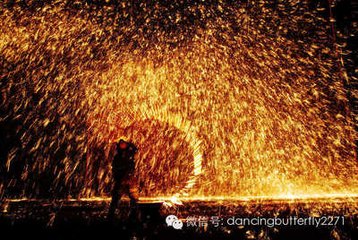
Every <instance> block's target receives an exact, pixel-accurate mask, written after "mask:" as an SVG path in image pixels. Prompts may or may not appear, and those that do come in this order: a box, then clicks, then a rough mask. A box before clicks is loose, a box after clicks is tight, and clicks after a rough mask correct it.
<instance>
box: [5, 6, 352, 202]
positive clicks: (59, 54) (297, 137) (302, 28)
mask: <svg viewBox="0 0 358 240" xmlns="http://www.w3.org/2000/svg"><path fill="white" fill-rule="evenodd" d="M219 2H220V3H219V4H210V3H206V2H201V3H196V2H195V3H185V4H184V3H173V4H171V5H168V4H162V3H160V2H155V3H140V4H139V5H138V6H137V5H131V4H130V3H125V2H123V4H119V5H115V6H114V5H111V4H103V5H101V6H98V5H95V4H81V3H79V2H77V1H74V3H73V5H72V6H69V4H65V3H63V1H51V3H50V4H40V5H35V4H34V6H32V7H26V6H25V7H24V6H23V5H21V4H16V3H15V4H10V3H9V4H8V3H2V5H1V6H0V9H1V11H0V20H1V23H2V26H1V27H0V59H1V61H2V64H1V69H0V76H1V98H2V101H1V119H0V122H1V123H2V124H4V125H6V126H10V127H9V129H11V131H10V130H9V131H10V136H8V137H7V138H8V141H9V142H11V144H10V147H9V151H8V152H7V156H6V157H7V161H6V164H5V166H6V167H4V168H1V169H4V172H5V175H6V176H7V177H6V179H4V185H1V186H4V187H3V189H2V191H7V190H6V189H14V188H15V189H16V187H15V186H18V188H22V189H23V190H21V191H19V195H25V196H29V197H36V196H41V194H42V195H43V194H44V193H48V192H49V189H50V190H51V191H52V192H53V193H54V194H57V195H59V196H67V197H71V196H81V195H82V196H83V195H84V196H106V195H108V192H109V186H110V179H111V176H110V160H111V158H110V156H111V154H112V153H111V146H110V145H111V144H110V143H111V142H113V141H114V140H115V139H117V138H118V137H120V136H123V135H124V136H127V137H128V138H129V139H131V141H133V142H134V143H135V144H136V145H137V146H138V147H139V149H140V151H139V155H138V159H137V169H138V172H137V175H138V181H139V182H141V183H142V185H143V187H142V197H155V198H160V197H169V198H170V197H172V196H173V195H174V196H175V197H178V196H180V197H183V198H185V197H190V198H199V197H205V198H213V199H215V197H221V196H223V197H226V198H230V197H231V198H240V197H244V198H246V197H249V198H250V197H253V198H255V197H258V198H260V197H265V198H266V197H268V198H285V197H286V198H295V197H300V196H305V197H306V196H307V197H309V196H330V195H335V194H338V195H341V194H343V195H355V194H357V193H358V184H357V180H358V164H357V159H356V156H355V146H354V140H355V139H356V133H355V131H354V128H353V121H352V119H353V118H352V116H351V114H350V112H349V109H348V105H347V98H346V90H345V89H344V87H343V84H342V77H341V76H342V75H341V74H340V71H341V69H339V68H338V67H337V59H335V52H334V47H333V46H332V47H330V39H329V38H328V36H329V35H328V33H327V32H328V30H327V29H329V26H330V23H329V22H328V21H326V20H325V19H324V18H323V17H322V16H321V15H320V13H319V11H318V10H319V9H320V8H321V6H318V5H317V6H313V5H312V4H310V3H309V2H310V1H300V2H298V1H285V2H280V3H279V4H278V5H275V6H272V5H270V4H269V1H267V2H265V1H259V3H250V4H232V3H223V2H221V1H219ZM79 7H82V8H81V10H76V11H73V9H79ZM316 8H317V9H316ZM19 169H20V170H19ZM19 172H20V173H19ZM5 175H4V176H5ZM42 180H46V181H42ZM49 181H50V183H48V182H49ZM51 181H52V182H51ZM44 182H45V183H48V184H49V186H44V185H43V183H44ZM8 191H10V190H8ZM12 191H15V190H12Z"/></svg>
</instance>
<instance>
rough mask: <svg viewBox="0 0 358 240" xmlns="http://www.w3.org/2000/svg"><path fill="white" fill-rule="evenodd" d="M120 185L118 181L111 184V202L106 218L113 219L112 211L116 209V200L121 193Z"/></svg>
mask: <svg viewBox="0 0 358 240" xmlns="http://www.w3.org/2000/svg"><path fill="white" fill-rule="evenodd" d="M120 186H121V184H120V182H118V181H115V182H114V184H113V188H112V200H111V204H110V205H109V210H108V219H113V217H114V213H115V211H116V209H117V206H118V201H119V200H120V197H121V195H122V194H121V192H120Z"/></svg>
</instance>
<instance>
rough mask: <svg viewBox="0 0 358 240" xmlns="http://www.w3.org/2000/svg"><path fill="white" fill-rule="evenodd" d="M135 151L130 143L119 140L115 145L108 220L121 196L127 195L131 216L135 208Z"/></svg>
mask: <svg viewBox="0 0 358 240" xmlns="http://www.w3.org/2000/svg"><path fill="white" fill-rule="evenodd" d="M137 151H138V149H137V147H136V146H135V145H134V144H133V143H131V142H126V141H124V140H122V139H121V140H119V142H117V143H116V153H115V155H114V158H113V162H112V174H113V187H112V201H111V204H110V206H109V211H108V219H113V217H114V213H115V211H116V208H117V206H118V202H119V201H120V199H121V197H122V195H123V194H127V195H128V196H129V198H130V207H131V214H133V212H132V211H133V210H134V209H135V208H136V204H137V201H138V193H137V188H136V187H135V185H134V184H135V179H134V170H135V162H134V155H135V154H136V153H137Z"/></svg>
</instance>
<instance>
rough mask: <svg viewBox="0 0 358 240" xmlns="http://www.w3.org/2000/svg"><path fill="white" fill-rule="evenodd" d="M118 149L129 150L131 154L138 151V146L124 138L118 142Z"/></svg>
mask: <svg viewBox="0 0 358 240" xmlns="http://www.w3.org/2000/svg"><path fill="white" fill-rule="evenodd" d="M117 150H119V151H128V152H129V153H131V154H135V153H137V147H136V146H135V145H134V144H133V143H131V142H127V141H124V140H123V139H120V140H119V141H118V142H117Z"/></svg>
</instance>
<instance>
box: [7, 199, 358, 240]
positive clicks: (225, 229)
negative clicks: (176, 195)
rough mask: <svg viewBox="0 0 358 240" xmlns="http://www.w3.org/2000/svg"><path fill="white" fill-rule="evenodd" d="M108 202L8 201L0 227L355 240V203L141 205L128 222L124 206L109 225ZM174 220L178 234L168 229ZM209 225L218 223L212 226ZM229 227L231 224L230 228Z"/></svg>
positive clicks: (60, 232)
mask: <svg viewBox="0 0 358 240" xmlns="http://www.w3.org/2000/svg"><path fill="white" fill-rule="evenodd" d="M108 205H109V202H108V200H98V199H97V200H95V201H93V200H56V201H55V200H52V201H50V200H12V201H9V200H7V201H3V202H2V203H1V212H0V226H1V231H2V232H3V236H4V234H5V233H9V234H10V235H9V236H11V239H66V240H67V239H76V240H78V239H106V238H108V239H111V238H112V239H117V238H118V239H171V240H172V239H352V240H354V239H358V201H357V199H312V200H307V199H306V200H301V201H297V200H290V201H288V200H276V201H269V200H264V201H263V200H261V201H260V200H255V201H229V200H222V201H199V200H197V201H195V200H191V201H187V202H183V205H181V206H175V207H173V206H172V207H169V206H166V205H163V204H162V202H141V203H140V204H139V207H138V209H139V211H138V215H137V216H136V217H135V218H131V217H129V211H128V202H127V201H123V202H122V204H121V206H120V208H119V212H117V218H116V219H115V220H114V221H112V222H108V220H107V219H106V212H107V210H108ZM171 214H173V215H176V216H178V218H179V219H181V220H182V222H183V229H181V230H180V229H179V230H176V229H174V228H173V227H170V226H167V224H166V217H167V216H168V215H171ZM329 216H332V217H334V218H336V220H337V222H336V221H335V222H333V221H326V222H321V225H320V226H309V225H302V226H298V225H296V226H292V225H291V226H269V224H266V225H264V224H263V225H254V226H242V225H241V226H239V225H240V223H238V222H237V223H236V224H237V226H234V225H235V224H234V223H233V217H235V219H237V218H240V219H244V218H248V219H253V218H256V219H259V218H261V219H270V218H271V219H272V218H274V217H276V218H282V219H283V218H286V219H288V218H290V217H291V219H293V218H294V217H295V218H299V217H301V218H308V217H316V218H317V219H319V218H322V217H323V218H325V217H326V218H328V217H329ZM214 220H217V221H216V222H214ZM229 223H230V224H229Z"/></svg>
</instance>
